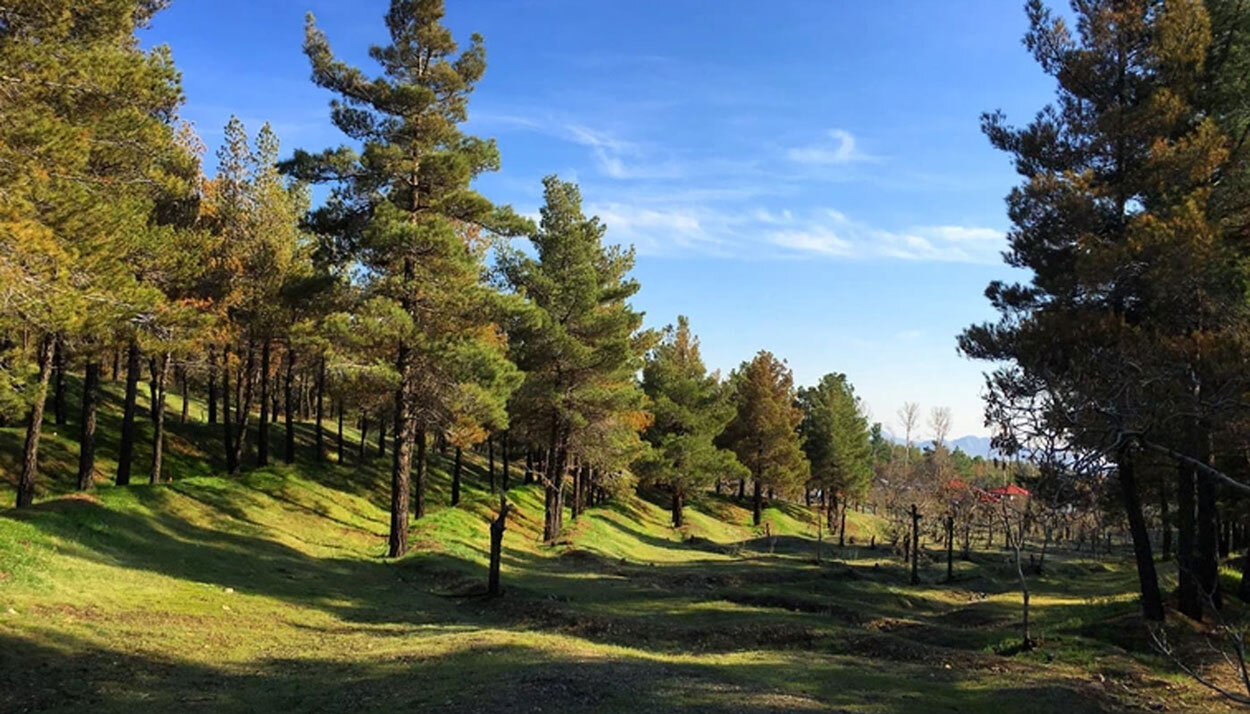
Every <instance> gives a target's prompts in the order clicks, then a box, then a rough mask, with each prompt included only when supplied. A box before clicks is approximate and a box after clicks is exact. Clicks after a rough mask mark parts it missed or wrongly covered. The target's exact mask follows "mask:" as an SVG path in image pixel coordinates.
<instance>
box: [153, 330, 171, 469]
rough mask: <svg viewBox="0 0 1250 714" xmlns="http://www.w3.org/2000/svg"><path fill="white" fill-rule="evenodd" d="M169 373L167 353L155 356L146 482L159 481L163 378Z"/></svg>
mask: <svg viewBox="0 0 1250 714" xmlns="http://www.w3.org/2000/svg"><path fill="white" fill-rule="evenodd" d="M168 373H169V353H168V352H166V353H165V354H163V355H159V356H158V357H157V358H156V371H155V372H154V373H153V375H152V383H153V384H155V385H156V403H155V405H154V408H153V411H154V413H155V415H156V416H155V418H154V420H153V422H152V470H151V472H150V473H149V476H148V483H160V481H161V470H162V468H163V466H164V464H163V463H162V462H163V460H164V456H165V380H166V379H167V378H168V376H167V375H168Z"/></svg>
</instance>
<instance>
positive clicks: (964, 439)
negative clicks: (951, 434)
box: [887, 432, 994, 459]
mask: <svg viewBox="0 0 1250 714" xmlns="http://www.w3.org/2000/svg"><path fill="white" fill-rule="evenodd" d="M887 435H888V436H889V437H890V438H891V439H893V440H894V443H896V444H902V443H905V441H904V439H903V437H901V436H897V435H895V434H889V433H888V432H887ZM931 444H932V442H930V441H929V440H928V439H915V440H913V441H912V445H913V446H918V447H920V448H922V449H923V448H924V447H926V446H929V445H931ZM950 448H951V449H952V450H954V449H959V450H960V451H962V452H964V453H965V454H967V455H969V456H980V457H982V458H986V459H989V458H993V456H994V449H992V448H991V447H990V437H988V436H974V435H972V434H969V435H968V436H961V437H959V438H958V439H952V440H951V442H950Z"/></svg>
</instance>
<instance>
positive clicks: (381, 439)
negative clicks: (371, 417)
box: [378, 412, 386, 456]
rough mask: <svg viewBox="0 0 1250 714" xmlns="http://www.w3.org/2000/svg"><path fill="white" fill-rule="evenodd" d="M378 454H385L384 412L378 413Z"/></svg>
mask: <svg viewBox="0 0 1250 714" xmlns="http://www.w3.org/2000/svg"><path fill="white" fill-rule="evenodd" d="M378 456H386V413H385V412H382V413H380V414H378Z"/></svg>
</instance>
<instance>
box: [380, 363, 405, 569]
mask: <svg viewBox="0 0 1250 714" xmlns="http://www.w3.org/2000/svg"><path fill="white" fill-rule="evenodd" d="M395 367H396V371H397V372H399V375H400V383H399V386H398V387H396V388H395V449H394V452H393V457H392V462H391V530H390V538H389V550H388V554H389V556H390V557H392V558H397V557H399V556H401V555H403V554H404V553H406V552H408V501H409V497H410V493H411V491H412V485H411V482H410V475H411V473H412V426H413V424H412V419H411V418H409V411H408V399H407V396H408V395H407V385H408V346H407V345H405V344H403V343H401V344H400V346H399V352H398V355H397V356H396V364H395ZM383 424H385V421H383ZM378 443H379V449H378V450H379V452H384V451H385V444H386V428H385V427H382V428H381V429H379V433H378Z"/></svg>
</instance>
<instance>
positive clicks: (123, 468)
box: [116, 340, 139, 486]
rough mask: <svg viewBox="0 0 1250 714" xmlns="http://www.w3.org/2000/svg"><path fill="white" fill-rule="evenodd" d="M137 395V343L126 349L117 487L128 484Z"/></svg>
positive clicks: (133, 447) (133, 441)
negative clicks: (124, 395)
mask: <svg viewBox="0 0 1250 714" xmlns="http://www.w3.org/2000/svg"><path fill="white" fill-rule="evenodd" d="M138 394H139V343H137V342H135V341H134V340H131V341H130V344H129V345H127V347H126V401H125V402H124V406H123V407H122V430H121V431H122V433H121V444H120V445H119V446H118V449H117V478H116V484H117V485H118V486H125V485H127V484H129V483H130V462H131V460H132V459H133V458H134V450H135V400H136V399H137V398H138Z"/></svg>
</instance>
